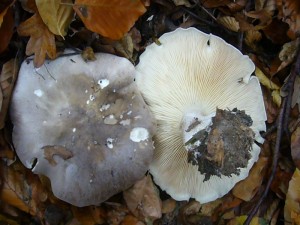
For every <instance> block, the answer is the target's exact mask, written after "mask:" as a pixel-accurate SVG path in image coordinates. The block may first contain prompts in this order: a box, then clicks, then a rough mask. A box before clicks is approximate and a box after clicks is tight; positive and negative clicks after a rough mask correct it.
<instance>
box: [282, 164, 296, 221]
mask: <svg viewBox="0 0 300 225" xmlns="http://www.w3.org/2000/svg"><path fill="white" fill-rule="evenodd" d="M299 187H300V170H299V169H297V168H296V170H295V172H294V175H293V176H292V179H291V180H290V183H289V189H288V192H287V195H286V199H285V206H284V220H285V221H286V223H285V224H297V223H296V220H295V219H297V220H298V217H299V214H300V188H299Z"/></svg>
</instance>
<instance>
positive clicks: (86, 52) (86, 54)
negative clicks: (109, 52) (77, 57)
mask: <svg viewBox="0 0 300 225" xmlns="http://www.w3.org/2000/svg"><path fill="white" fill-rule="evenodd" d="M81 57H82V58H83V60H84V61H85V62H88V61H95V60H96V56H95V53H94V50H93V49H92V48H91V47H86V48H85V49H83V51H82V52H81Z"/></svg>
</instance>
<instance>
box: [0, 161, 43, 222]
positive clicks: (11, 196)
mask: <svg viewBox="0 0 300 225" xmlns="http://www.w3.org/2000/svg"><path fill="white" fill-rule="evenodd" d="M0 169H1V171H2V176H3V181H4V182H3V185H2V189H1V191H0V199H1V200H2V201H4V202H7V203H8V204H10V205H12V206H14V207H16V208H18V209H20V210H22V211H24V212H26V213H30V214H31V215H35V216H41V215H40V213H41V212H40V207H41V206H42V204H43V202H44V201H45V200H46V199H47V193H45V191H44V190H43V188H42V185H41V183H40V181H39V179H38V177H37V176H35V175H33V174H26V171H25V168H24V167H23V166H21V165H20V164H18V163H14V165H13V166H10V167H8V166H4V165H2V164H1V165H0Z"/></svg>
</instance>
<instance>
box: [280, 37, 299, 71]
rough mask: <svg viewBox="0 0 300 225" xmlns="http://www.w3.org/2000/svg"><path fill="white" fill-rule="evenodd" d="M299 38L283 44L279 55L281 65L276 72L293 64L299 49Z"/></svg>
mask: <svg viewBox="0 0 300 225" xmlns="http://www.w3.org/2000/svg"><path fill="white" fill-rule="evenodd" d="M299 44H300V38H297V39H295V40H294V41H291V42H288V43H285V44H284V45H283V46H282V49H281V51H280V53H279V59H280V60H281V61H282V63H281V65H280V66H279V67H278V69H277V71H280V70H282V69H283V68H284V67H286V66H287V65H289V64H290V63H292V62H293V60H294V58H295V57H296V54H297V52H298V49H299Z"/></svg>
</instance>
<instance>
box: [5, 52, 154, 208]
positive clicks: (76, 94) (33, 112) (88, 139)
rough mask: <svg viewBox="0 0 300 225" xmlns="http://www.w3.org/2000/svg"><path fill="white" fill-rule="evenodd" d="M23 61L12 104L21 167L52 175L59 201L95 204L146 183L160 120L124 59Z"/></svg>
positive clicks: (131, 68)
mask: <svg viewBox="0 0 300 225" xmlns="http://www.w3.org/2000/svg"><path fill="white" fill-rule="evenodd" d="M96 58H97V59H96V61H93V62H87V63H86V62H84V60H83V59H82V58H81V56H80V55H74V56H67V57H60V58H58V59H56V60H54V61H48V62H46V63H45V64H44V65H43V66H42V67H41V68H39V69H35V68H34V66H33V63H32V61H31V62H24V63H23V64H22V67H21V70H20V72H19V78H18V81H17V85H16V87H15V90H14V94H13V98H12V103H11V109H10V111H11V119H12V122H13V125H14V129H13V143H14V146H15V149H16V152H17V155H18V156H19V158H20V160H21V161H22V163H23V164H24V165H25V166H26V167H27V168H31V169H32V171H33V172H34V173H37V174H43V175H45V176H47V177H49V179H50V181H51V186H52V190H53V193H54V195H55V196H56V197H58V198H60V199H62V200H64V201H66V202H69V203H71V204H73V205H76V206H80V207H81V206H87V205H96V204H99V203H101V202H103V201H105V200H107V199H108V198H109V197H111V196H112V195H114V194H116V193H118V192H120V191H122V190H125V189H127V188H128V187H130V186H131V185H132V184H134V183H135V181H137V180H139V179H141V178H142V177H143V176H144V174H145V172H146V171H147V170H148V167H149V163H150V161H151V160H152V156H153V141H152V136H153V133H154V131H155V127H156V124H155V120H154V118H153V117H152V115H151V113H150V111H149V109H148V107H147V105H146V104H145V102H144V100H143V98H142V96H141V94H140V93H139V91H138V89H137V87H136V83H135V82H134V71H135V69H134V66H133V65H132V64H131V63H130V62H129V61H128V60H127V59H125V58H121V57H117V56H114V55H109V54H101V53H99V54H96Z"/></svg>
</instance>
